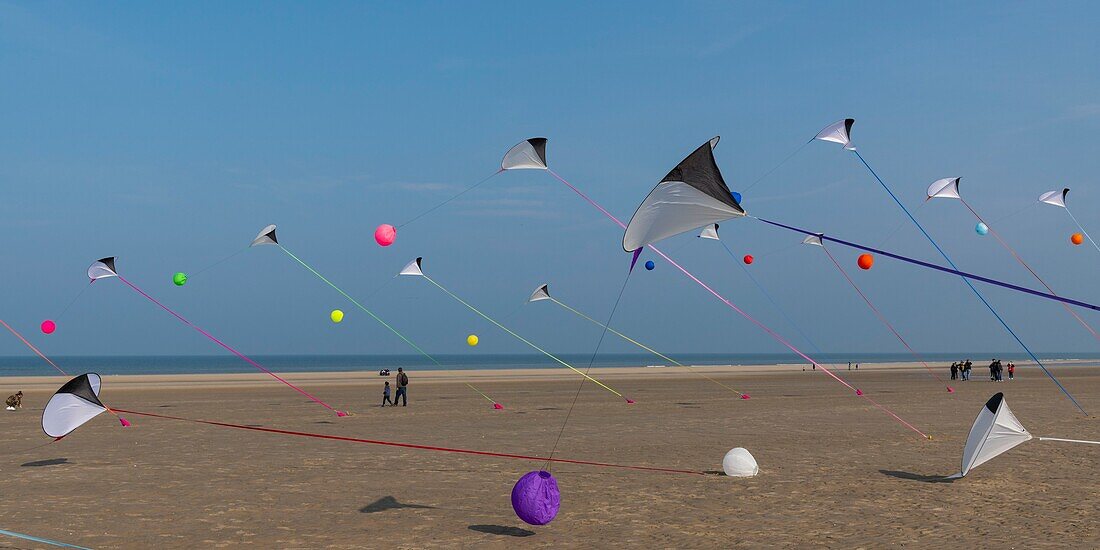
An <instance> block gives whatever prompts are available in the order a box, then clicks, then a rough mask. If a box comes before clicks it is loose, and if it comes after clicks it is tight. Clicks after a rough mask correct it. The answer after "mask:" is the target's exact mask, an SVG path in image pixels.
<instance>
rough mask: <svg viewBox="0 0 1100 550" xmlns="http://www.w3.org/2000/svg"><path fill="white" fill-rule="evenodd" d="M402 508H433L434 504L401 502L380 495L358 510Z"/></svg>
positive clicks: (374, 510) (363, 511) (366, 512)
mask: <svg viewBox="0 0 1100 550" xmlns="http://www.w3.org/2000/svg"><path fill="white" fill-rule="evenodd" d="M402 508H419V509H427V510H431V509H434V508H435V506H425V505H423V504H402V503H400V502H397V499H396V498H394V497H392V496H388V497H382V498H380V499H378V500H376V501H374V502H372V503H370V504H368V505H366V506H364V507H362V508H360V509H359V511H360V512H362V513H364V514H374V513H377V512H385V511H386V510H400V509H402Z"/></svg>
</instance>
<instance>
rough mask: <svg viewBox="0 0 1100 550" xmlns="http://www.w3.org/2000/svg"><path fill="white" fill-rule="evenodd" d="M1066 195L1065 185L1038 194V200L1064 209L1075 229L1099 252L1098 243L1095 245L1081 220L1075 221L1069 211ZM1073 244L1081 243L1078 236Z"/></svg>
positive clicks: (1067, 191) (1067, 189) (1099, 246)
mask: <svg viewBox="0 0 1100 550" xmlns="http://www.w3.org/2000/svg"><path fill="white" fill-rule="evenodd" d="M1067 195H1069V187H1066V188H1065V189H1062V190H1061V191H1047V192H1046V193H1043V194H1042V195H1039V202H1041V203H1044V204H1049V205H1051V206H1058V207H1061V208H1062V209H1063V210H1065V211H1066V214H1069V218H1070V219H1071V220H1073V224H1074V225H1076V226H1077V229H1080V230H1081V233H1083V234H1084V235H1085V238H1087V239H1088V240H1089V242H1090V243H1092V246H1093V247H1095V248H1096V251H1097V252H1100V245H1097V244H1096V241H1094V240H1092V237H1091V236H1089V232H1088V231H1085V228H1084V226H1082V225H1081V222H1079V221H1077V218H1076V217H1075V216H1074V215H1073V212H1070V210H1069V206H1066V196H1067ZM1073 244H1081V241H1080V238H1078V239H1077V242H1074V243H1073Z"/></svg>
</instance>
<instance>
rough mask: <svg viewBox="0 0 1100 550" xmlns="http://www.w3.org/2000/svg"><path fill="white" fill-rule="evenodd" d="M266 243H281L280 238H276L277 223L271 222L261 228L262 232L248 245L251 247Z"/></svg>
mask: <svg viewBox="0 0 1100 550" xmlns="http://www.w3.org/2000/svg"><path fill="white" fill-rule="evenodd" d="M265 244H279V239H277V238H275V224H271V225H269V226H267V227H265V228H263V229H261V230H260V234H259V235H256V238H255V239H252V244H250V245H248V247H249V248H252V247H253V246H262V245H265Z"/></svg>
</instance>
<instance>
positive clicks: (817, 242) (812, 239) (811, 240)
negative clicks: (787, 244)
mask: <svg viewBox="0 0 1100 550" xmlns="http://www.w3.org/2000/svg"><path fill="white" fill-rule="evenodd" d="M802 244H808V245H812V246H820V247H822V248H824V247H825V245H824V244H822V242H821V235H810V236H808V237H806V238H805V239H802Z"/></svg>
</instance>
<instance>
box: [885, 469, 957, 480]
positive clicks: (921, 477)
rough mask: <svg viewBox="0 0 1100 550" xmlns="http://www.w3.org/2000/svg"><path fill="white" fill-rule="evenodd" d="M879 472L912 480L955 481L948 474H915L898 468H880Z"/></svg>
mask: <svg viewBox="0 0 1100 550" xmlns="http://www.w3.org/2000/svg"><path fill="white" fill-rule="evenodd" d="M879 473H880V474H882V475H884V476H890V477H896V478H898V479H908V480H910V481H922V482H924V483H954V482H955V480H954V479H952V478H949V477H947V476H926V475H923V474H914V473H912V472H901V471H898V470H879Z"/></svg>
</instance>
